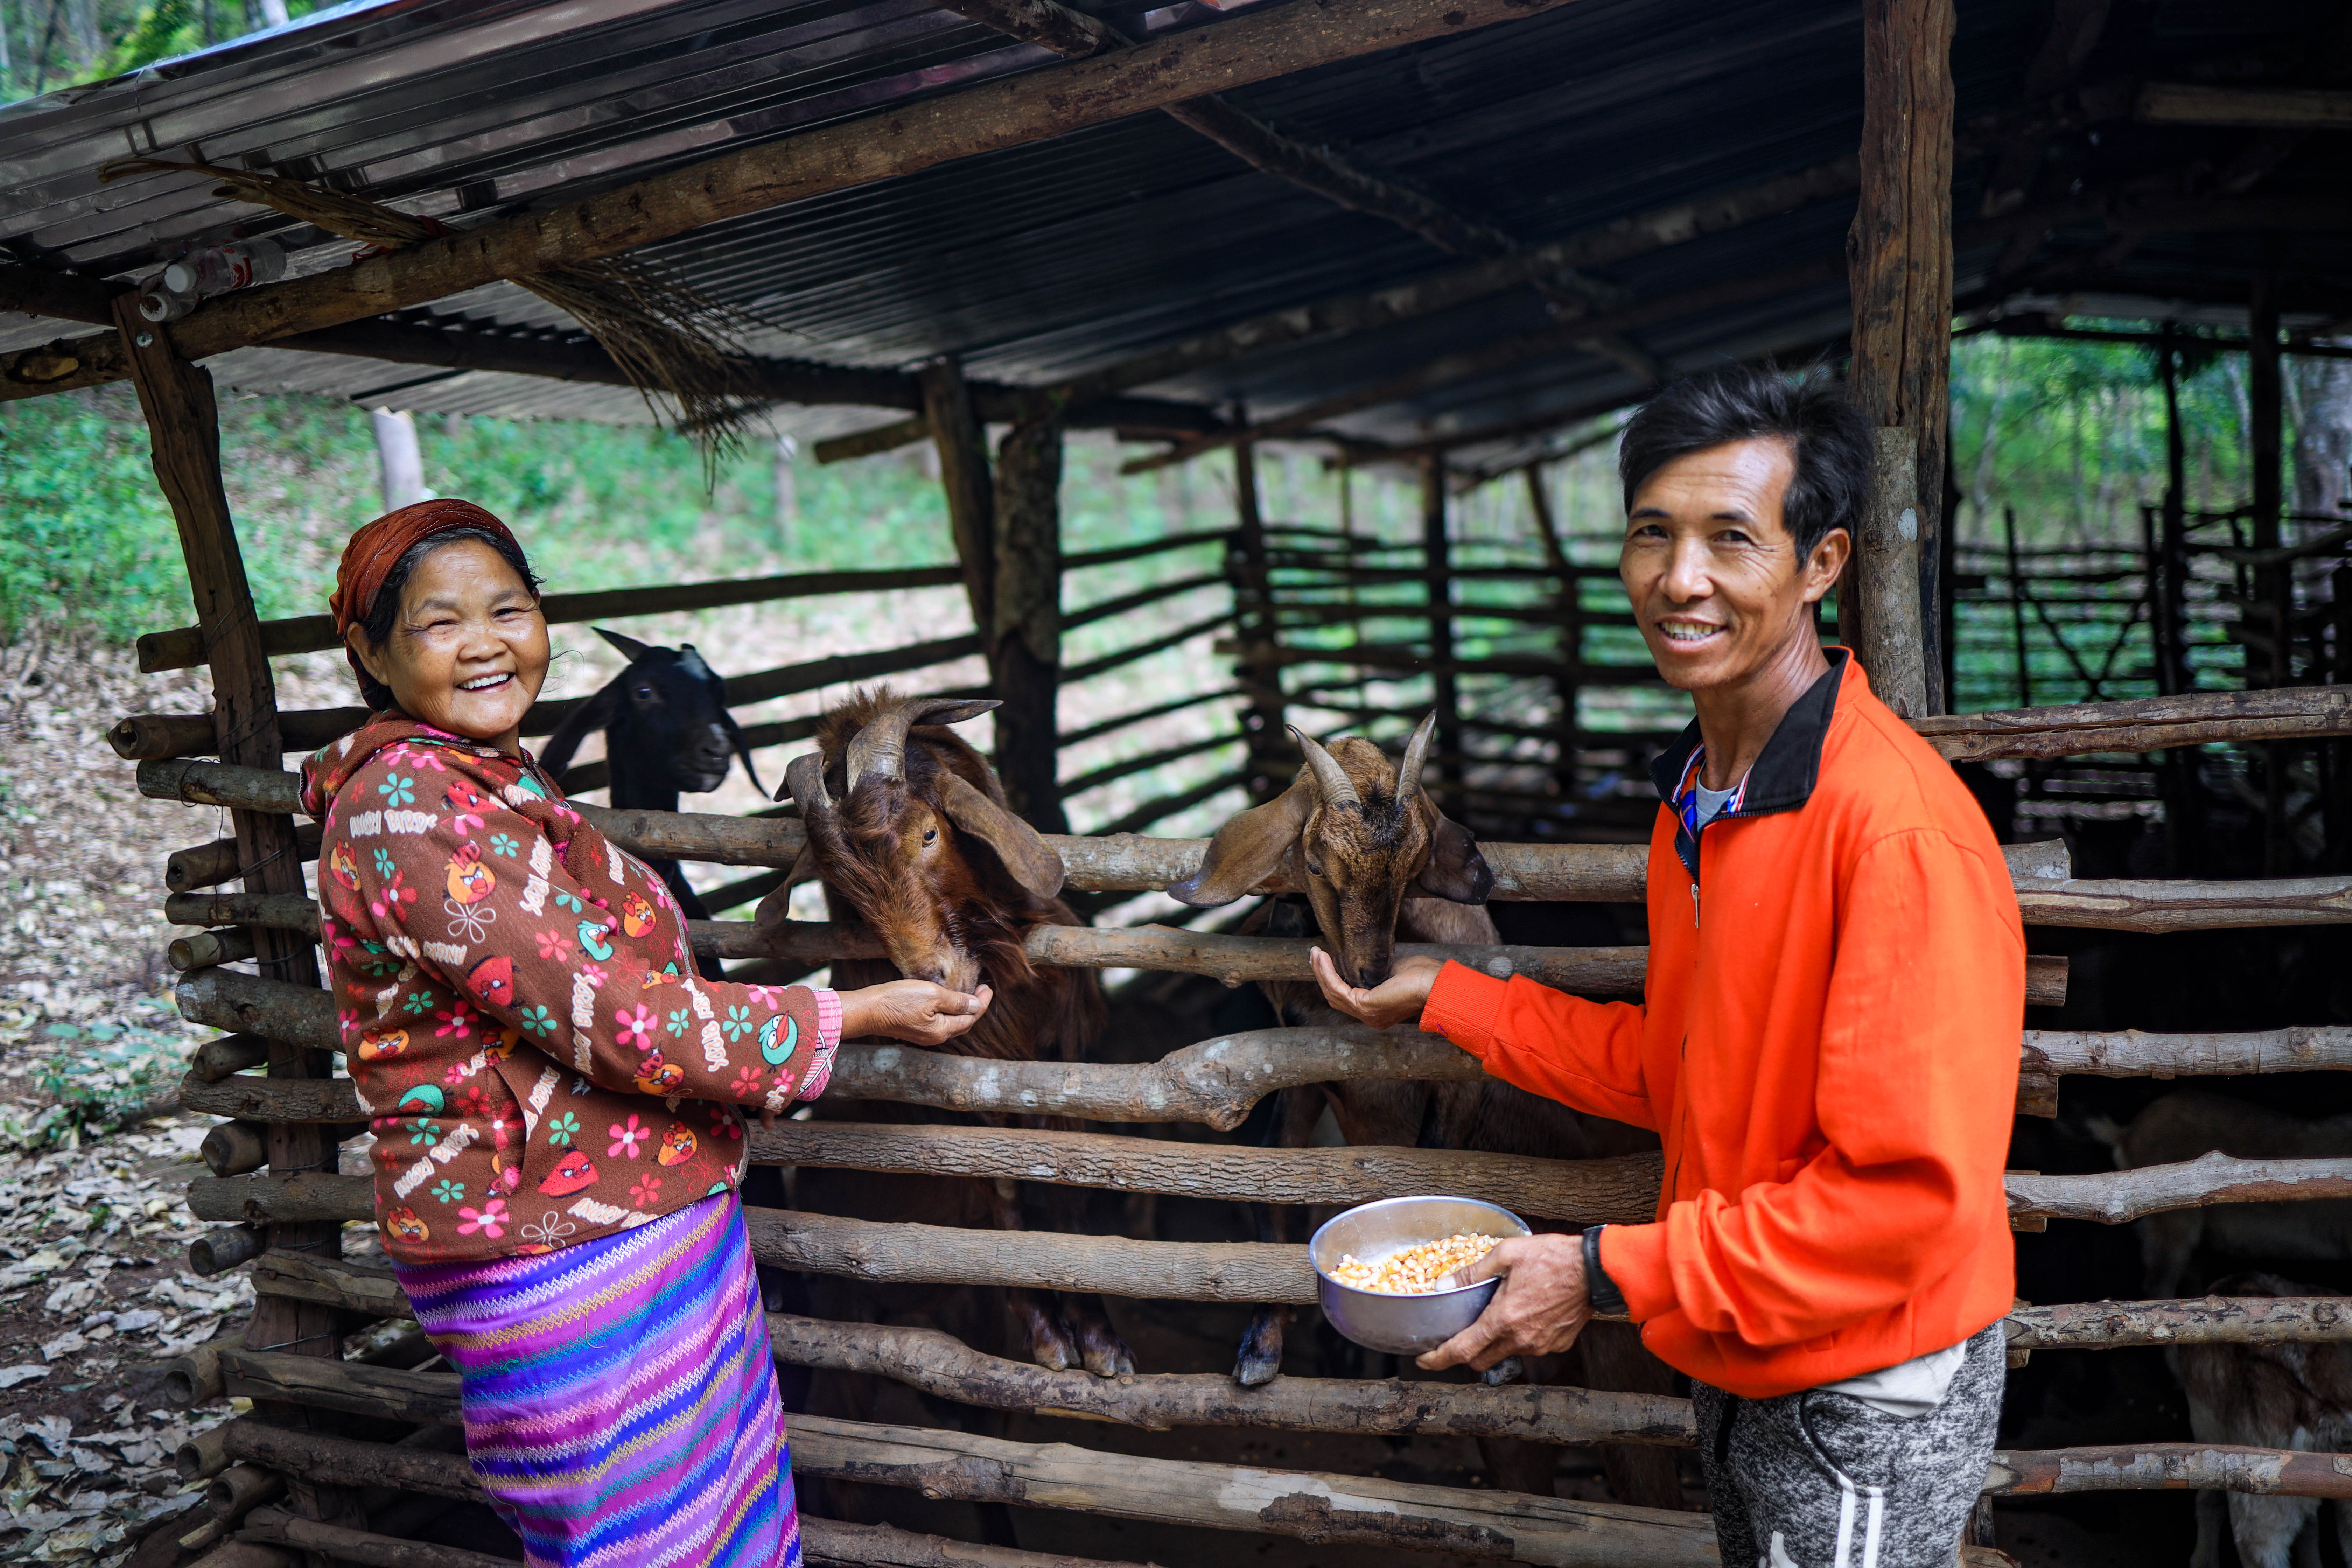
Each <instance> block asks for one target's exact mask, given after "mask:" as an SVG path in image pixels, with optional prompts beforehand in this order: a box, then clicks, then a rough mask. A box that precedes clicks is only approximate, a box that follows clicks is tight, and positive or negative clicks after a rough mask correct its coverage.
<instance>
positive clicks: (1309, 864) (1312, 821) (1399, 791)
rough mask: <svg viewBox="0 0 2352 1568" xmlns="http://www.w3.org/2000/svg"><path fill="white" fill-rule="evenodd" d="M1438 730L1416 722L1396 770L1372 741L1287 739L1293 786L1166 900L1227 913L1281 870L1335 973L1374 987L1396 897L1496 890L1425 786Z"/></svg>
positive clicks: (1212, 846) (1251, 815) (1250, 817)
mask: <svg viewBox="0 0 2352 1568" xmlns="http://www.w3.org/2000/svg"><path fill="white" fill-rule="evenodd" d="M1435 724H1436V717H1435V715H1431V716H1430V717H1429V718H1426V719H1423V721H1421V725H1420V727H1419V728H1418V729H1416V730H1414V731H1413V732H1412V741H1411V742H1408V743H1407V744H1406V746H1405V751H1404V760H1403V761H1402V762H1401V763H1398V764H1396V766H1395V768H1394V769H1393V771H1391V767H1390V764H1389V760H1388V758H1387V757H1385V756H1384V755H1382V754H1381V749H1380V748H1379V747H1378V746H1375V745H1373V744H1372V743H1371V742H1370V741H1365V740H1361V739H1358V738H1356V737H1353V736H1350V737H1349V738H1347V739H1344V740H1340V741H1336V742H1333V743H1332V744H1331V746H1330V747H1329V748H1328V750H1327V749H1326V748H1325V747H1323V746H1322V745H1320V744H1318V742H1315V741H1313V740H1310V739H1309V738H1308V737H1307V736H1305V735H1303V734H1299V733H1298V731H1297V730H1293V731H1291V733H1292V734H1294V735H1297V738H1298V743H1299V746H1300V748H1301V749H1302V750H1303V751H1304V752H1306V753H1307V763H1306V765H1305V766H1304V767H1302V768H1300V769H1299V770H1298V776H1297V779H1296V780H1295V781H1293V782H1292V784H1291V786H1290V787H1289V788H1288V789H1287V790H1286V791H1284V792H1283V794H1282V795H1280V797H1278V798H1277V799H1275V800H1273V801H1270V802H1268V803H1267V804H1265V805H1261V806H1256V807H1254V808H1252V809H1251V810H1248V811H1244V812H1243V813H1242V814H1241V815H1239V816H1235V817H1234V818H1233V819H1232V820H1230V821H1228V822H1227V823H1226V824H1225V825H1224V826H1223V827H1221V828H1219V829H1218V830H1217V836H1216V837H1214V838H1213V839H1212V840H1210V842H1209V852H1208V855H1207V857H1206V858H1204V859H1203V860H1202V863H1201V868H1200V870H1199V871H1197V872H1195V873H1194V874H1193V875H1192V876H1190V877H1188V878H1186V879H1184V880H1182V881H1181V882H1178V883H1176V884H1175V885H1174V886H1172V887H1171V888H1170V889H1168V896H1169V897H1170V898H1172V899H1175V900H1178V901H1179V902H1181V903H1187V904H1192V905H1196V906H1199V907H1202V908H1207V907H1211V906H1214V905H1218V904H1229V903H1232V902H1233V901H1234V900H1235V899H1238V898H1240V897H1241V896H1242V895H1243V894H1244V893H1246V892H1248V891H1249V890H1250V889H1252V888H1255V887H1256V886H1257V885H1258V884H1259V883H1260V882H1262V881H1265V879H1267V878H1268V877H1271V876H1273V875H1274V874H1275V873H1276V871H1277V870H1284V871H1286V872H1287V875H1288V877H1289V879H1290V880H1291V881H1292V882H1294V883H1295V884H1297V885H1298V886H1300V887H1303V888H1304V889H1306V891H1307V899H1308V900H1309V901H1310V902H1311V903H1312V904H1313V905H1314V907H1315V920H1316V923H1317V924H1318V926H1319V927H1320V928H1321V929H1322V933H1323V940H1324V942H1325V943H1326V944H1327V945H1328V947H1329V949H1330V951H1331V956H1332V961H1333V962H1334V963H1337V964H1338V965H1339V973H1341V974H1343V975H1345V976H1347V977H1348V978H1349V980H1351V981H1353V982H1354V983H1355V984H1359V985H1377V984H1380V983H1381V981H1383V980H1385V979H1387V978H1388V975H1389V970H1390V968H1391V966H1392V964H1393V963H1394V962H1395V957H1396V927H1397V916H1398V914H1399V913H1400V912H1401V911H1402V909H1403V906H1404V901H1405V900H1407V899H1409V898H1414V897H1422V898H1438V899H1446V900H1452V901H1453V902H1454V903H1457V904H1483V903H1485V902H1486V895H1487V894H1488V893H1490V892H1492V891H1493V890H1494V887H1495V874H1494V872H1493V871H1492V870H1490V869H1489V868H1487V865H1486V857H1485V856H1483V855H1481V854H1479V853H1478V844H1477V840H1476V839H1475V838H1474V837H1472V836H1471V833H1470V831H1469V829H1467V828H1465V827H1463V826H1460V825H1459V824H1458V823H1455V822H1454V821H1452V820H1450V819H1449V818H1447V817H1446V816H1445V815H1444V813H1443V812H1441V811H1439V810H1438V809H1437V803H1436V802H1435V801H1433V800H1432V799H1431V798H1430V797H1429V792H1428V791H1427V790H1425V789H1423V787H1422V783H1421V774H1422V768H1423V764H1424V763H1427V761H1428V759H1429V742H1430V735H1431V733H1432V731H1433V729H1434V727H1435Z"/></svg>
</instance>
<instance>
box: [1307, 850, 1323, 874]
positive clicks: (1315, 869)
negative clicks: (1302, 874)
mask: <svg viewBox="0 0 2352 1568" xmlns="http://www.w3.org/2000/svg"><path fill="white" fill-rule="evenodd" d="M1322 874H1323V862H1322V861H1320V860H1318V859H1316V858H1314V857H1313V856H1311V855H1310V856H1308V857H1307V875H1308V876H1310V877H1319V876H1321V875H1322Z"/></svg>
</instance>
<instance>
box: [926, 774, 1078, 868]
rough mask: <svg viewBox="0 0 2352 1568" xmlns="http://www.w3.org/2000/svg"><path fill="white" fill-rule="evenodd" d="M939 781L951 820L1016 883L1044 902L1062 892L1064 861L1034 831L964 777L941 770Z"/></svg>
mask: <svg viewBox="0 0 2352 1568" xmlns="http://www.w3.org/2000/svg"><path fill="white" fill-rule="evenodd" d="M939 779H940V805H944V806H946V807H947V811H948V820H949V821H950V822H952V823H954V824H955V825H956V826H958V827H959V828H961V829H962V830H963V831H964V832H966V833H969V834H971V836H972V837H975V838H977V839H980V840H981V841H982V843H984V844H986V845H987V846H988V847H990V848H991V849H993V850H995V851H996V858H998V859H1000V860H1002V861H1003V862H1004V868H1005V869H1006V870H1008V871H1010V872H1012V873H1013V880H1014V881H1016V882H1018V883H1020V884H1021V885H1022V886H1023V887H1024V888H1026V889H1029V890H1030V891H1031V892H1033V893H1034V894H1036V895H1037V897H1039V898H1041V899H1050V898H1052V897H1054V896H1055V894H1057V893H1059V892H1060V891H1061V890H1062V874H1063V873H1062V858H1061V857H1060V856H1059V855H1056V854H1055V853H1054V851H1053V848H1052V847H1050V846H1049V845H1047V844H1046V842H1045V840H1044V839H1043V838H1041V837H1038V836H1037V830H1036V829H1035V828H1034V827H1032V826H1029V825H1028V824H1027V823H1025V822H1024V821H1022V820H1021V819H1020V818H1019V817H1017V816H1013V814H1012V813H1011V812H1009V811H1007V810H1005V809H1004V807H1003V806H1001V805H997V804H996V803H995V802H994V801H992V800H991V799H989V798H988V796H987V795H983V794H982V793H981V792H980V791H979V790H976V789H974V788H973V787H972V786H971V784H970V783H969V782H968V781H966V780H965V778H964V776H963V775H962V774H961V773H956V772H955V771H954V770H952V769H950V768H941V769H940V773H939Z"/></svg>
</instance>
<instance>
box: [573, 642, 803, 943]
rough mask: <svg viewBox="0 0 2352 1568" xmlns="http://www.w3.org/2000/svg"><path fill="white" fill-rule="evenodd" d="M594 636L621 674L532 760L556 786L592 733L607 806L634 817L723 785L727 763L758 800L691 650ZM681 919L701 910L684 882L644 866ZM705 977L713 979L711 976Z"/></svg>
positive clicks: (703, 913)
mask: <svg viewBox="0 0 2352 1568" xmlns="http://www.w3.org/2000/svg"><path fill="white" fill-rule="evenodd" d="M596 635H597V636H598V637H603V638H604V640H605V641H606V642H608V643H611V644H612V645H613V646H614V647H616V648H618V649H620V650H621V652H622V653H623V654H624V655H625V656H626V657H627V658H628V660H629V667H628V668H626V669H624V670H623V671H621V673H620V674H619V675H617V676H615V677H614V678H613V679H611V680H608V681H606V682H605V683H604V689H602V690H600V691H598V692H597V693H596V694H595V695H594V696H593V697H591V698H589V699H588V700H587V701H585V702H583V703H582V704H581V705H580V706H579V707H578V708H576V709H574V710H572V713H571V715H570V716H569V717H567V718H566V719H565V720H564V721H563V722H562V723H561V724H559V725H557V726H556V727H555V733H553V734H552V735H550V736H549V737H548V738H547V744H546V746H545V747H543V748H542V749H541V752H540V754H539V762H540V765H541V767H543V768H545V769H546V770H547V771H548V773H551V774H552V775H553V776H554V777H555V778H556V780H557V781H558V782H559V783H560V782H562V775H563V770H564V769H565V768H566V767H567V766H569V765H570V763H571V762H572V753H573V752H577V751H578V750H579V749H580V742H582V741H583V740H585V739H586V738H587V735H588V731H591V730H602V731H604V759H605V760H604V765H605V767H606V768H607V769H609V770H610V777H611V791H612V793H611V795H610V797H609V798H610V800H611V802H612V804H613V805H615V806H619V807H625V808H627V809H630V810H635V811H676V810H677V797H678V796H679V795H681V794H685V795H700V794H703V793H704V792H705V791H708V790H714V789H717V788H718V787H719V785H720V784H723V783H725V782H726V779H727V768H728V764H729V763H730V760H731V758H732V757H740V758H742V759H743V771H744V772H745V773H749V774H751V785H752V787H753V788H755V789H757V790H758V791H759V792H760V793H761V795H766V794H767V793H768V786H767V785H765V784H761V782H760V773H759V770H758V769H756V768H754V767H752V765H751V747H750V746H749V745H748V744H747V743H746V742H744V739H743V731H742V727H741V726H740V725H739V724H737V723H736V722H735V716H734V715H733V714H732V713H730V712H729V711H727V682H726V681H725V679H722V678H721V677H720V676H719V672H718V671H717V670H715V669H713V668H710V667H709V665H708V664H705V663H704V662H703V661H702V656H701V655H700V654H698V653H697V652H695V651H694V645H693V644H692V643H688V644H687V645H686V646H685V647H651V646H649V645H647V644H645V643H641V642H639V641H638V640H637V639H636V638H635V637H623V636H622V635H621V634H620V633H618V632H608V631H606V630H605V629H604V627H602V626H598V627H597V628H596ZM646 865H648V866H650V867H652V868H653V869H654V870H655V872H656V874H658V875H659V876H660V878H661V879H662V881H663V882H664V883H665V884H666V885H667V887H668V888H669V890H670V896H671V897H672V898H675V899H676V900H677V907H678V908H679V910H682V911H683V912H684V913H685V915H686V917H687V919H688V920H697V921H707V920H709V918H710V910H709V909H708V908H707V907H706V906H705V905H704V904H703V901H702V900H700V899H699V898H698V897H696V896H695V891H694V889H692V888H690V887H688V885H687V881H686V875H685V873H684V872H682V871H680V870H679V869H678V868H677V861H675V860H656V859H650V858H649V859H647V860H646ZM709 978H714V979H715V978H717V977H716V976H715V975H712V976H709Z"/></svg>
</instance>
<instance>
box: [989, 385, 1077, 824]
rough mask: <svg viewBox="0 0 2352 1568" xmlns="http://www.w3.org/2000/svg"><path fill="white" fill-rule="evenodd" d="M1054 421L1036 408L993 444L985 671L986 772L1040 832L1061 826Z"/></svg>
mask: <svg viewBox="0 0 2352 1568" xmlns="http://www.w3.org/2000/svg"><path fill="white" fill-rule="evenodd" d="M1061 489H1062V424H1061V419H1060V417H1059V416H1058V415H1057V414H1056V413H1055V412H1054V411H1053V410H1051V409H1050V408H1041V409H1040V410H1039V412H1038V413H1037V414H1036V415H1035V416H1034V417H1031V418H1027V419H1024V420H1022V421H1020V422H1019V423H1018V424H1016V425H1014V426H1013V428H1012V429H1011V430H1009V431H1007V432H1006V433H1005V436H1004V439H1003V442H1002V443H1001V444H1000V445H999V446H998V447H997V449H996V516H995V523H996V530H995V531H996V538H995V558H996V562H995V565H996V580H995V589H994V592H993V595H992V609H991V614H992V617H993V626H992V631H991V635H990V638H989V644H990V649H991V651H990V655H989V673H990V675H991V676H992V684H993V685H994V686H995V688H996V694H997V695H998V696H999V697H1001V698H1003V701H1004V706H1003V707H1002V708H999V709H998V710H996V775H997V777H998V778H999V779H1001V780H1003V784H1004V795H1005V799H1006V800H1007V801H1008V802H1009V803H1010V804H1011V805H1012V807H1013V811H1014V812H1015V813H1016V814H1018V815H1019V816H1021V817H1022V818H1023V819H1024V821H1026V822H1027V823H1028V824H1029V826H1032V827H1034V828H1036V829H1037V830H1038V831H1039V832H1040V833H1067V832H1068V831H1069V830H1070V824H1069V819H1068V818H1067V817H1066V816H1064V815H1063V812H1062V797H1061V790H1060V787H1059V774H1060V754H1059V752H1058V750H1057V744H1058V742H1057V740H1056V736H1057V734H1058V732H1059V730H1058V723H1057V721H1056V719H1055V705H1056V702H1055V700H1056V698H1057V697H1058V695H1059V689H1060V686H1061V679H1062V505H1061Z"/></svg>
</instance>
